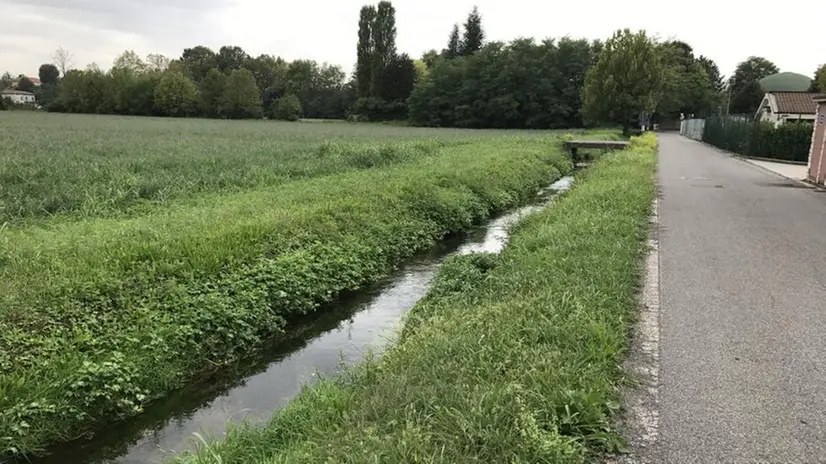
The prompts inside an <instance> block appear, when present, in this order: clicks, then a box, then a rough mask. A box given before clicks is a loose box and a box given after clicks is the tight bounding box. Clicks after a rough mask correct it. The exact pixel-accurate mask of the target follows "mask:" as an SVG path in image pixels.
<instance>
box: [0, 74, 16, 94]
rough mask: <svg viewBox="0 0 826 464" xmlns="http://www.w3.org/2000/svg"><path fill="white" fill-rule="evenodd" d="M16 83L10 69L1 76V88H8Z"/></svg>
mask: <svg viewBox="0 0 826 464" xmlns="http://www.w3.org/2000/svg"><path fill="white" fill-rule="evenodd" d="M13 83H14V78H13V77H11V73H9V72H8V71H6V72H4V73H3V76H2V77H0V90H6V89H8V88H9V87H11V86H12V85H13Z"/></svg>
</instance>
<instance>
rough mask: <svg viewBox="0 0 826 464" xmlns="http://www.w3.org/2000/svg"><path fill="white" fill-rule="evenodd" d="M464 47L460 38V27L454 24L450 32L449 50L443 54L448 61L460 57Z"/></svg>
mask: <svg viewBox="0 0 826 464" xmlns="http://www.w3.org/2000/svg"><path fill="white" fill-rule="evenodd" d="M461 45H462V39H461V38H460V37H459V25H458V24H454V25H453V29H452V30H451V31H450V37H449V38H448V39H447V48H446V49H445V50H444V52H442V53H443V54H444V56H445V58H447V59H453V58H456V57H457V56H459V50H460V47H461Z"/></svg>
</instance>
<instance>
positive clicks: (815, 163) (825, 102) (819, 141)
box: [808, 95, 826, 185]
mask: <svg viewBox="0 0 826 464" xmlns="http://www.w3.org/2000/svg"><path fill="white" fill-rule="evenodd" d="M813 100H814V102H815V104H816V105H817V114H816V115H815V121H814V129H812V146H811V148H809V165H808V172H809V175H808V176H809V181H810V182H814V183H815V184H820V185H824V184H826V160H824V158H826V95H816V96H815V97H814V99H813Z"/></svg>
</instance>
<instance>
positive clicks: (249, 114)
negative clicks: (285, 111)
mask: <svg viewBox="0 0 826 464" xmlns="http://www.w3.org/2000/svg"><path fill="white" fill-rule="evenodd" d="M220 112H221V115H222V116H225V117H227V118H230V119H245V118H260V117H261V91H259V90H258V86H257V85H255V77H254V76H253V75H252V73H251V72H249V71H248V70H246V69H235V70H233V71H232V72H231V73H230V74H229V76H228V77H227V81H226V84H225V86H224V93H223V94H222V95H221V100H220Z"/></svg>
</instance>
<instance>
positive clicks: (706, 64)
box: [697, 55, 726, 96]
mask: <svg viewBox="0 0 826 464" xmlns="http://www.w3.org/2000/svg"><path fill="white" fill-rule="evenodd" d="M697 61H698V62H699V63H700V65H701V66H702V67H703V69H705V70H706V74H707V75H708V80H709V82H711V88H712V90H713V91H714V92H715V93H716V94H717V95H718V96H719V95H720V94H721V93H722V92H723V91H724V90H725V88H726V83H725V81H723V75H722V74H720V68H719V67H718V66H717V63H715V62H714V60H712V59H711V58H707V57H705V56H703V55H700V57H699V58H697Z"/></svg>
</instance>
